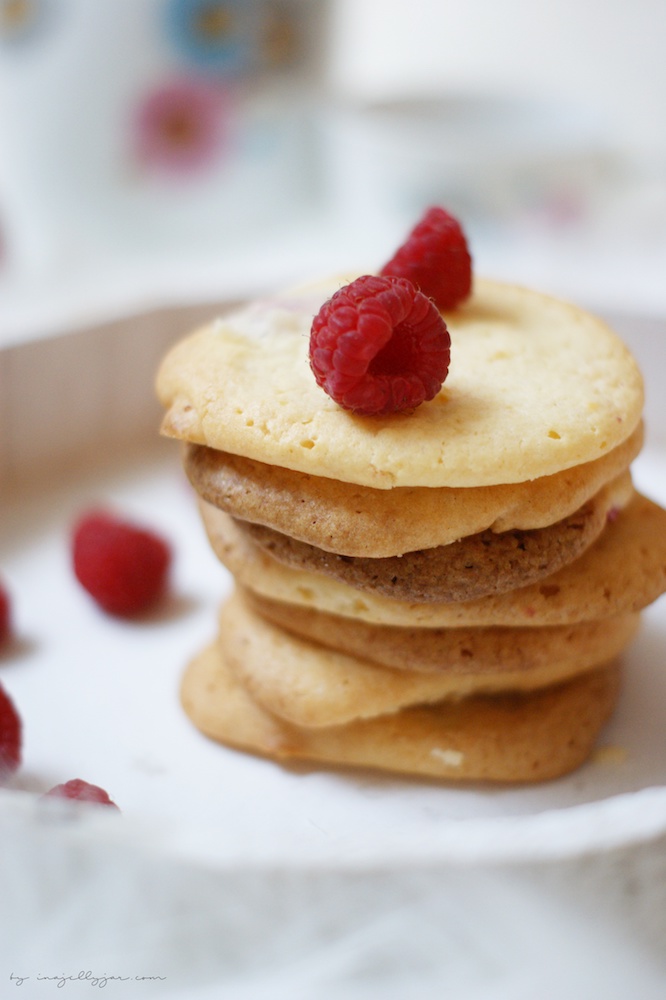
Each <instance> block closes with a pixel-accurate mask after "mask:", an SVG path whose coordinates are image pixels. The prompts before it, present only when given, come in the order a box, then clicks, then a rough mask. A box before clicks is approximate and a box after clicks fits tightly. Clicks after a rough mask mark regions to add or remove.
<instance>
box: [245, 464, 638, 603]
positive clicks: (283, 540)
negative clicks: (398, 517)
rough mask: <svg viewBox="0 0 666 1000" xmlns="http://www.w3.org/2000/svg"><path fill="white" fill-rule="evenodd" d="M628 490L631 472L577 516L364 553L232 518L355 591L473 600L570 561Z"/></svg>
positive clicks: (300, 565)
mask: <svg viewBox="0 0 666 1000" xmlns="http://www.w3.org/2000/svg"><path fill="white" fill-rule="evenodd" d="M632 494H633V486H632V482H631V476H630V474H629V473H624V474H623V475H622V476H620V477H619V478H618V479H617V480H614V481H613V482H612V483H609V484H608V485H607V486H605V487H603V488H602V489H601V490H600V491H599V493H597V494H596V496H594V497H592V499H590V500H588V502H587V503H586V504H584V505H583V506H582V507H581V508H580V509H579V510H577V511H576V512H575V514H571V515H569V517H566V518H564V520H562V521H558V522H557V523H556V524H551V525H548V527H546V528H535V529H533V530H532V531H522V530H520V529H518V528H516V529H514V530H513V531H504V532H501V533H499V534H498V533H496V532H493V531H484V532H481V533H480V534H478V535H472V536H470V537H467V538H462V539H461V540H460V541H458V542H452V543H451V544H450V545H440V546H437V547H436V548H427V549H421V550H419V551H418V552H406V553H405V554H404V555H402V556H387V557H384V558H383V559H368V558H363V557H357V556H341V555H337V554H336V553H332V552H326V551H325V550H324V549H318V548H316V547H315V546H313V545H308V544H307V543H306V542H301V541H298V540H297V539H293V538H291V537H289V535H284V534H282V533H281V532H277V531H274V530H273V529H272V528H267V527H265V526H264V525H260V524H252V523H251V522H249V521H239V520H236V522H235V523H236V528H237V529H238V531H240V532H246V533H247V534H248V535H249V537H250V539H251V540H252V541H253V542H254V543H255V544H257V545H259V546H260V547H261V548H262V549H265V550H266V551H267V552H269V553H270V554H271V555H272V556H273V557H274V558H275V559H277V560H278V562H281V563H284V564H285V565H286V566H291V567H292V568H293V569H301V570H305V571H306V572H313V573H324V574H325V575H326V576H330V577H331V578H332V579H333V580H339V581H340V582H341V583H345V584H349V586H351V587H355V588H357V589H358V590H363V591H368V592H370V593H372V594H383V595H384V596H385V597H391V598H395V599H396V600H399V601H415V602H419V603H420V602H425V603H430V602H436V601H443V602H446V601H471V600H474V599H475V598H478V597H485V596H486V595H487V594H502V593H504V592H505V591H507V590H515V589H516V588H517V587H524V586H526V585H527V584H528V583H532V582H533V581H535V580H541V579H543V578H544V577H547V576H550V574H551V573H555V572H556V571H557V570H558V569H560V568H561V567H562V566H566V565H567V564H568V563H570V562H573V561H574V559H577V558H578V557H579V556H580V555H582V553H583V552H584V551H585V549H586V548H588V546H589V545H591V544H592V542H593V541H594V540H595V539H596V538H598V537H599V535H600V534H601V532H602V530H603V528H604V526H605V524H606V518H607V516H608V513H609V511H611V510H612V511H617V510H618V509H620V508H621V507H623V506H626V504H627V502H628V500H629V499H630V497H631V496H632Z"/></svg>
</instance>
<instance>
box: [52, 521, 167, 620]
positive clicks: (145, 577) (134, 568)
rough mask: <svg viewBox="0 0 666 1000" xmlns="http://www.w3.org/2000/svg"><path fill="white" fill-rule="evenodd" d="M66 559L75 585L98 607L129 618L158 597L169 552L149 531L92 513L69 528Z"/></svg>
mask: <svg viewBox="0 0 666 1000" xmlns="http://www.w3.org/2000/svg"><path fill="white" fill-rule="evenodd" d="M72 558H73V564H74V573H75V575H76V578H77V580H78V581H79V583H80V584H81V585H82V586H83V587H84V588H85V590H87V591H88V593H89V594H90V595H91V596H92V597H93V598H94V600H95V601H96V602H97V603H98V604H99V606H100V607H101V608H102V609H103V610H104V611H107V612H108V613H109V614H112V615H118V616H120V617H126V618H129V617H133V616H135V615H138V614H141V612H143V611H147V610H148V609H149V608H150V607H152V606H153V605H154V604H155V603H156V602H157V600H158V599H159V598H160V597H161V596H162V595H163V594H164V592H165V590H166V585H167V577H168V571H169V566H170V564H171V549H170V547H169V546H168V545H167V543H166V542H165V541H164V540H163V539H162V538H160V537H159V536H158V535H156V534H154V533H153V532H152V531H148V530H146V529H145V528H141V527H139V526H137V525H135V524H130V523H129V522H127V521H124V520H121V519H119V518H117V517H115V516H114V515H112V514H109V513H107V512H105V511H92V512H90V513H87V514H85V515H84V516H83V517H82V518H81V519H80V520H79V522H78V523H77V524H76V525H75V528H74V532H73V537H72Z"/></svg>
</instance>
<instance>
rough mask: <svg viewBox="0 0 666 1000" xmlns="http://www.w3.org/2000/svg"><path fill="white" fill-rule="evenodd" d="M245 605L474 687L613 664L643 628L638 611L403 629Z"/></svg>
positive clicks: (339, 645) (373, 657) (338, 645)
mask: <svg viewBox="0 0 666 1000" xmlns="http://www.w3.org/2000/svg"><path fill="white" fill-rule="evenodd" d="M243 599H244V601H245V603H246V604H247V605H249V607H250V608H251V609H252V610H253V611H254V612H255V613H256V614H258V615H261V617H262V618H265V619H268V621H270V622H273V623H274V624H275V625H277V626H279V628H281V629H283V630H286V631H287V632H293V634H294V635H296V636H299V637H300V638H303V639H309V640H310V641H312V642H315V643H319V644H320V645H322V646H328V647H330V648H331V649H336V650H338V651H339V652H343V653H348V654H349V655H350V656H355V657H357V658H359V659H362V660H369V661H370V662H372V663H378V664H380V665H381V666H385V667H393V668H394V669H395V670H410V671H412V670H416V671H426V672H435V673H450V674H455V675H456V676H457V677H458V678H462V677H467V676H469V675H474V676H476V677H477V678H478V681H479V684H482V682H483V678H484V676H485V675H496V674H501V673H503V672H505V671H506V672H507V673H509V674H511V675H518V674H520V673H527V674H530V673H534V674H535V675H538V676H541V675H542V674H543V673H544V671H548V670H552V669H553V667H554V666H556V667H557V670H558V671H559V675H561V676H562V677H564V676H566V675H568V674H575V673H576V672H577V671H578V669H579V668H581V669H582V667H583V666H584V667H590V666H594V665H595V664H597V663H604V662H606V661H610V660H612V659H613V658H614V657H616V656H618V654H619V653H620V652H621V651H622V650H623V649H624V648H625V647H626V646H627V644H628V643H629V642H630V641H631V640H632V639H633V637H634V635H635V633H636V630H637V629H638V625H639V621H640V614H639V613H638V612H635V613H633V614H632V613H629V614H624V615H617V616H615V617H611V618H603V619H601V620H599V621H590V622H579V623H578V624H575V625H545V626H543V628H529V627H526V628H520V627H518V626H517V627H514V628H511V627H506V628H503V627H496V628H493V627H488V628H406V627H404V628H400V627H398V626H391V625H372V624H370V623H369V622H364V621H361V620H360V619H358V618H342V617H340V616H337V615H331V614H328V613H327V612H325V611H317V610H316V609H315V608H309V607H304V606H302V605H298V604H286V603H285V602H284V601H273V600H270V599H269V598H267V597H261V596H260V595H259V594H256V593H254V592H253V591H251V590H246V589H244V590H243ZM529 684H530V680H529V678H528V679H527V680H526V682H525V685H526V686H528V685H529ZM520 686H522V684H521V685H520Z"/></svg>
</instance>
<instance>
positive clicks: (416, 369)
mask: <svg viewBox="0 0 666 1000" xmlns="http://www.w3.org/2000/svg"><path fill="white" fill-rule="evenodd" d="M450 354H451V338H450V336H449V332H448V330H447V328H446V324H445V323H444V320H443V319H442V317H441V316H440V314H439V312H438V311H437V309H436V308H435V306H434V305H433V303H432V302H431V301H430V299H428V298H426V296H425V295H423V294H422V293H421V292H419V291H418V290H417V289H416V288H415V287H414V285H413V284H412V283H411V282H410V281H408V280H406V279H405V278H394V277H390V276H385V277H378V276H376V275H364V276H363V277H360V278H357V279H356V280H355V281H352V282H351V283H350V284H349V285H345V286H344V287H343V288H340V289H339V290H338V291H337V292H336V293H335V294H334V295H333V296H332V297H331V298H330V299H329V300H328V302H326V303H324V305H323V306H322V308H321V309H320V310H319V312H318V314H317V315H316V316H315V318H314V321H313V323H312V330H311V333H310V366H311V368H312V371H313V373H314V376H315V379H316V380H317V384H318V385H320V386H321V387H322V389H324V391H325V392H327V393H328V395H329V396H330V397H331V399H333V400H335V402H336V403H338V404H339V405H340V406H342V407H344V408H345V409H347V410H351V411H352V412H353V413H356V414H359V415H362V416H385V415H387V414H389V413H397V412H401V411H404V410H412V409H414V408H415V407H417V406H419V405H420V404H421V403H423V402H424V401H425V400H428V399H433V398H434V397H435V396H436V395H437V393H438V392H439V390H440V389H441V387H442V383H443V382H444V379H445V378H446V376H447V374H448V370H449V362H450Z"/></svg>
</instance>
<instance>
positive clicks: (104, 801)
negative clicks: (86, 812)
mask: <svg viewBox="0 0 666 1000" xmlns="http://www.w3.org/2000/svg"><path fill="white" fill-rule="evenodd" d="M43 798H45V799H75V800H76V801H77V802H95V803H97V805H101V806H112V807H113V808H114V809H118V806H117V805H116V803H115V802H113V801H112V800H111V799H110V798H109V794H108V792H105V791H104V789H103V788H100V787H99V785H91V784H90V783H89V782H88V781H83V779H82V778H72V780H71V781H65V782H64V784H62V785H55V786H54V787H53V788H51V789H49V791H48V792H45V793H44V795H43Z"/></svg>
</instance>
